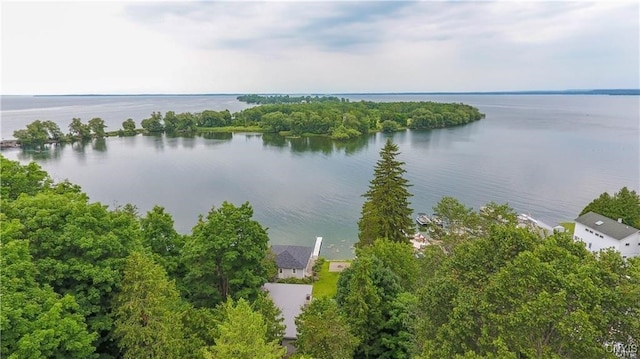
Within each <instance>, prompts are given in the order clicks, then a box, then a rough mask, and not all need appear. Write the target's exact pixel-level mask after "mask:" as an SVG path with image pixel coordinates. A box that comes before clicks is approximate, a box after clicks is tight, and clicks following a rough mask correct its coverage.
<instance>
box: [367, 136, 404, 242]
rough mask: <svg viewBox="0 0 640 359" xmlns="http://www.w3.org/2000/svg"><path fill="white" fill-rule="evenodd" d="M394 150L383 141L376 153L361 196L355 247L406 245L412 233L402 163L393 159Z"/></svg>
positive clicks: (394, 155)
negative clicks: (377, 242)
mask: <svg viewBox="0 0 640 359" xmlns="http://www.w3.org/2000/svg"><path fill="white" fill-rule="evenodd" d="M399 154H400V152H398V146H397V145H396V144H394V143H393V142H391V140H387V143H386V144H385V146H384V147H383V148H382V150H381V151H380V159H379V160H378V162H377V163H376V166H375V168H374V177H373V179H372V180H371V183H370V185H369V190H368V191H367V192H366V193H365V194H364V195H363V197H365V198H366V199H367V200H366V201H365V202H364V204H363V205H362V217H360V221H359V222H358V229H359V233H358V238H359V242H358V244H357V246H358V247H365V246H369V245H371V244H373V241H374V240H375V239H376V238H386V239H388V240H391V241H396V242H407V241H408V237H407V235H408V234H411V233H412V228H413V221H412V219H411V213H412V210H411V209H410V208H409V204H410V203H409V197H411V194H410V193H409V190H408V188H409V186H411V185H410V184H409V181H408V180H407V179H406V178H404V177H403V174H404V173H405V172H406V171H405V170H404V168H403V167H402V166H403V165H404V162H401V161H398V160H397V159H396V157H397V156H398V155H399Z"/></svg>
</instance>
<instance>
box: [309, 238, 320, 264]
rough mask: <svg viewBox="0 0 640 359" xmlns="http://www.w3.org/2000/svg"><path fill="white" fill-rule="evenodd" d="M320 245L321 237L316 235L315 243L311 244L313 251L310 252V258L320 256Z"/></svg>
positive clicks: (314, 258)
mask: <svg viewBox="0 0 640 359" xmlns="http://www.w3.org/2000/svg"><path fill="white" fill-rule="evenodd" d="M321 247H322V237H316V244H315V246H313V252H311V258H313V260H314V261H315V260H316V259H318V257H319V256H320V248H321Z"/></svg>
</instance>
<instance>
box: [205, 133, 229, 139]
mask: <svg viewBox="0 0 640 359" xmlns="http://www.w3.org/2000/svg"><path fill="white" fill-rule="evenodd" d="M200 136H201V137H202V138H206V139H207V140H231V139H233V133H231V132H203V133H202V134H200Z"/></svg>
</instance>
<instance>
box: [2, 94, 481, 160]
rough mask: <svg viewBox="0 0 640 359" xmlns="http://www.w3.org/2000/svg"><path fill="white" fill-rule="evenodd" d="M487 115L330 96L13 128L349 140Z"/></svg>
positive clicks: (44, 133)
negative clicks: (63, 126)
mask: <svg viewBox="0 0 640 359" xmlns="http://www.w3.org/2000/svg"><path fill="white" fill-rule="evenodd" d="M482 118H484V114H482V113H480V112H479V111H478V109H477V108H475V107H472V106H469V105H465V104H456V103H436V102H371V101H361V102H349V101H345V100H344V99H342V100H338V99H337V98H336V99H335V100H334V99H331V98H328V99H326V100H322V101H320V100H319V101H311V102H304V103H278V104H267V105H261V106H256V107H252V108H249V109H245V110H243V111H240V112H237V113H234V114H231V113H230V112H229V111H228V110H224V111H213V110H205V111H202V112H199V113H191V112H184V113H178V114H176V113H175V112H174V111H167V112H166V113H165V114H164V115H163V114H162V113H160V112H153V113H151V115H150V116H149V117H148V118H145V119H143V120H142V121H141V122H140V126H141V128H137V127H136V123H135V121H134V120H133V119H127V120H125V121H124V122H123V123H122V128H121V129H118V130H116V131H111V132H105V127H106V126H105V125H104V121H102V119H100V118H94V119H92V120H90V121H89V123H88V124H83V123H82V121H81V120H80V119H78V118H74V119H73V120H72V123H71V124H70V125H69V130H70V132H69V134H68V135H64V134H63V133H62V132H61V131H60V129H59V128H58V126H57V125H56V124H55V123H53V122H51V121H39V120H38V121H35V122H33V123H31V124H29V125H27V128H26V129H23V130H18V131H15V132H14V134H13V135H14V137H16V138H17V139H18V141H19V142H20V143H21V144H22V145H23V146H25V147H38V148H41V147H42V146H44V144H45V143H48V142H65V141H78V140H80V141H86V140H89V139H91V138H96V137H104V136H105V135H118V136H135V135H137V134H139V133H147V134H161V133H167V134H170V135H191V134H194V133H196V132H198V131H200V132H207V131H215V130H226V131H233V130H245V131H259V132H273V133H279V134H282V135H293V136H301V135H322V136H328V137H330V138H332V139H334V140H347V139H351V138H356V137H359V136H362V135H364V134H368V133H370V132H375V131H386V132H393V131H397V130H398V129H401V128H412V129H435V128H443V127H450V126H458V125H463V124H467V123H470V122H473V121H478V120H480V119H482Z"/></svg>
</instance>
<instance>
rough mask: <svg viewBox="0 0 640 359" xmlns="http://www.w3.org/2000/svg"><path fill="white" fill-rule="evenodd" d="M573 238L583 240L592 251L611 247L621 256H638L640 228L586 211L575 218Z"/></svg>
mask: <svg viewBox="0 0 640 359" xmlns="http://www.w3.org/2000/svg"><path fill="white" fill-rule="evenodd" d="M575 222H576V226H575V229H574V231H573V239H574V240H576V241H580V242H583V243H584V245H585V246H586V247H587V249H588V250H590V251H592V252H597V251H600V250H601V249H606V248H613V249H615V250H616V251H618V252H620V254H621V255H622V257H623V258H630V257H637V256H640V229H637V228H634V227H631V226H628V225H626V224H624V223H622V220H621V219H618V220H617V221H615V220H613V219H611V218H608V217H605V216H603V215H600V214H598V213H595V212H588V213H585V214H583V215H582V216H580V217H578V218H576V219H575Z"/></svg>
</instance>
